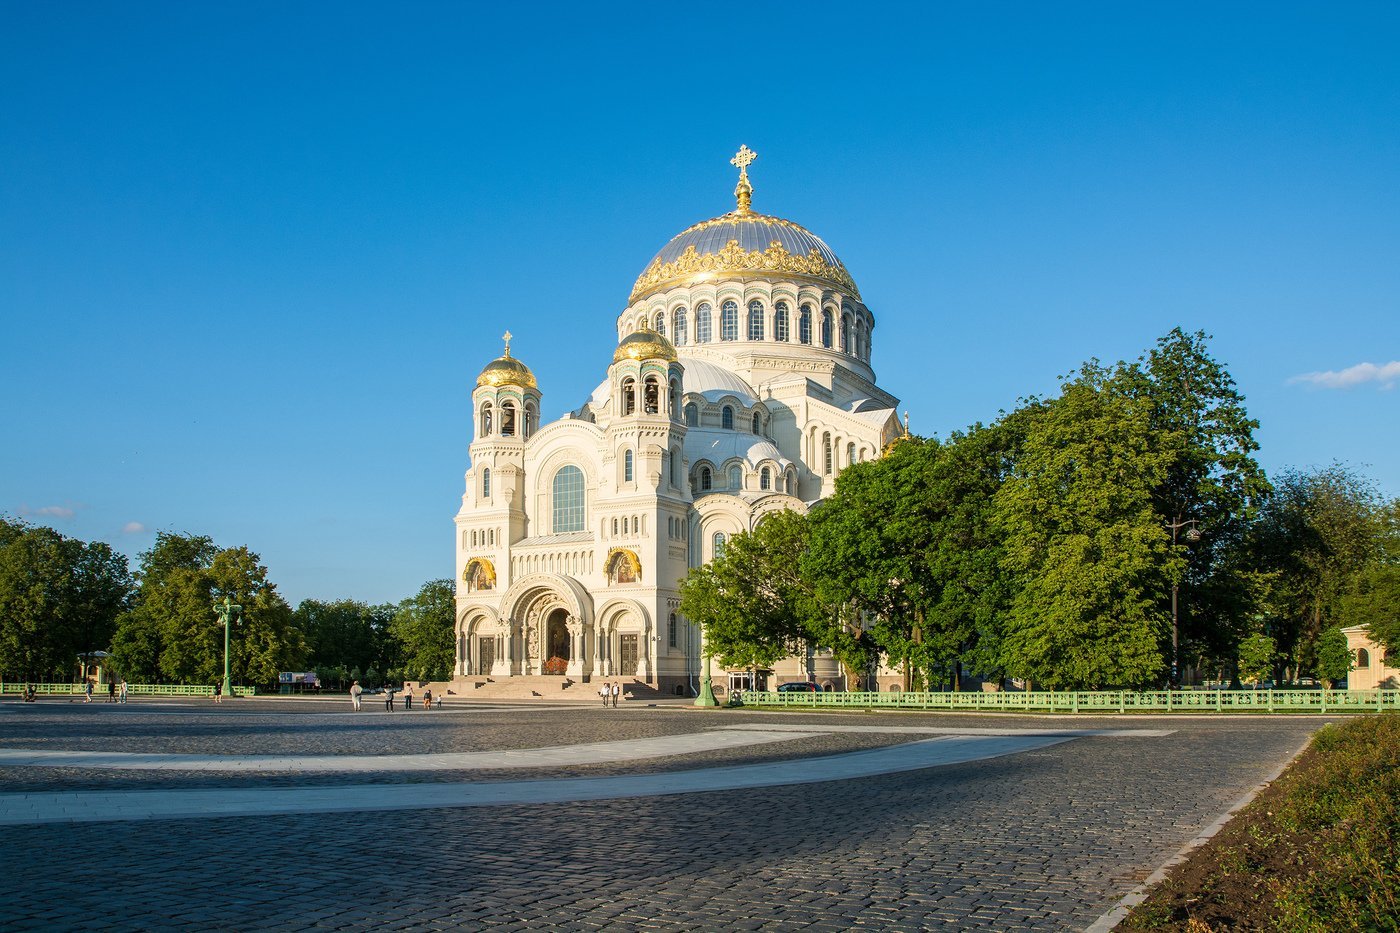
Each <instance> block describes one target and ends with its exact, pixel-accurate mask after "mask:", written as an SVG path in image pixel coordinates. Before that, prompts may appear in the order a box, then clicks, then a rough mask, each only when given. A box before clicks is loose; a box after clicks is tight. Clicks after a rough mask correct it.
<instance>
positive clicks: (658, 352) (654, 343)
mask: <svg viewBox="0 0 1400 933" xmlns="http://www.w3.org/2000/svg"><path fill="white" fill-rule="evenodd" d="M623 360H639V361H640V360H666V361H667V362H668V363H674V362H675V361H676V348H675V347H673V346H672V345H671V341H669V340H667V339H666V338H665V337H663V336H661V335H660V334H658V333H657V332H656V331H654V330H649V329H647V328H645V327H643V328H642V329H641V330H639V331H634V332H633V333H630V334H628V335H627V336H626V337H623V338H622V342H621V343H619V344H618V345H617V350H616V351H615V352H614V353H613V362H614V363H620V362H622V361H623Z"/></svg>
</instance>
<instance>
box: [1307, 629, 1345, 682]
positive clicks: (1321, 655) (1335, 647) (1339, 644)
mask: <svg viewBox="0 0 1400 933" xmlns="http://www.w3.org/2000/svg"><path fill="white" fill-rule="evenodd" d="M1315 670H1316V672H1317V676H1318V677H1320V678H1322V679H1323V680H1326V681H1328V682H1329V683H1330V684H1331V685H1332V686H1334V687H1335V686H1336V685H1337V682H1338V681H1341V680H1346V677H1347V674H1348V672H1350V671H1351V649H1350V648H1348V647H1347V637H1346V636H1345V635H1343V634H1342V630H1341V629H1339V628H1329V629H1328V630H1327V631H1325V632H1323V633H1322V637H1321V638H1319V639H1318V640H1317V665H1316V667H1315Z"/></svg>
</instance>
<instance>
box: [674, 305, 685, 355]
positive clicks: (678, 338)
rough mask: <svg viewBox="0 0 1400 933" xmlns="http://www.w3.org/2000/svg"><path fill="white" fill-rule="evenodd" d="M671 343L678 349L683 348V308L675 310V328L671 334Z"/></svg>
mask: <svg viewBox="0 0 1400 933" xmlns="http://www.w3.org/2000/svg"><path fill="white" fill-rule="evenodd" d="M671 342H672V343H673V344H675V345H676V346H678V347H683V346H685V308H677V309H676V326H675V329H674V330H673V331H672V332H671Z"/></svg>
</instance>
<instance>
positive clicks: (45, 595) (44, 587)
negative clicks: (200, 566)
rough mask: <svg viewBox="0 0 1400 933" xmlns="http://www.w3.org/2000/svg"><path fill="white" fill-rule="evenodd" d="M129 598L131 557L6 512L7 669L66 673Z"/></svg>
mask: <svg viewBox="0 0 1400 933" xmlns="http://www.w3.org/2000/svg"><path fill="white" fill-rule="evenodd" d="M130 597H131V575H130V573H129V571H128V569H127V562H126V558H125V557H123V556H122V555H120V554H117V553H115V552H114V551H113V550H112V549H111V547H109V546H108V545H107V544H104V543H102V542H100V541H95V542H84V541H79V540H77V539H75V538H68V537H65V536H64V535H61V534H59V533H58V532H57V531H55V530H54V529H52V528H44V527H37V528H36V527H30V526H28V525H26V524H24V523H22V522H16V521H11V520H9V519H4V518H0V674H4V675H5V676H8V677H11V678H15V677H19V678H22V679H24V680H39V679H50V678H54V679H60V678H61V679H67V677H68V676H70V675H71V673H72V672H73V671H74V670H75V668H76V666H77V663H78V658H79V656H80V655H82V654H86V653H88V652H91V651H94V650H97V649H100V648H102V647H105V646H106V644H107V642H108V640H109V639H110V638H111V634H112V631H113V629H114V627H115V624H116V619H117V616H118V615H119V614H120V613H121V612H122V611H123V610H124V609H125V608H126V606H127V604H128V601H129V600H130Z"/></svg>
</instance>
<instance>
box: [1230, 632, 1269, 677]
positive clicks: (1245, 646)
mask: <svg viewBox="0 0 1400 933" xmlns="http://www.w3.org/2000/svg"><path fill="white" fill-rule="evenodd" d="M1239 654H1240V676H1241V677H1243V678H1244V679H1246V680H1251V681H1254V682H1256V683H1257V682H1258V681H1260V680H1262V679H1264V677H1265V676H1266V675H1269V674H1272V673H1273V670H1274V663H1275V661H1276V660H1277V659H1278V646H1277V645H1276V644H1275V642H1274V640H1273V639H1272V638H1270V637H1269V636H1268V635H1265V634H1262V633H1259V634H1255V635H1250V636H1249V637H1248V638H1246V639H1244V640H1243V641H1241V642H1240V647H1239Z"/></svg>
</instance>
